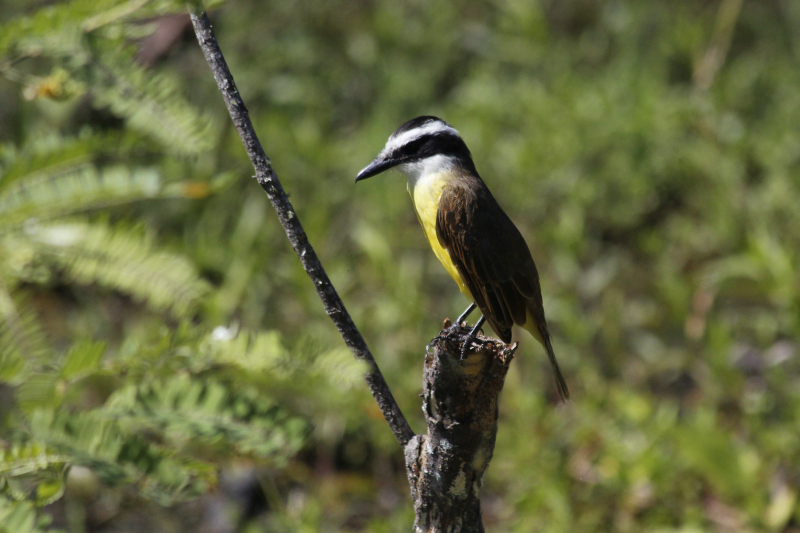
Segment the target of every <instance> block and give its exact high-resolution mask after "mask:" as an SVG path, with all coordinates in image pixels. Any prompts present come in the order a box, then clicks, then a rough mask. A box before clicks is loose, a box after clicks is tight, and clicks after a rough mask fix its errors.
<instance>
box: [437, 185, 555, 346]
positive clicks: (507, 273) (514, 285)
mask: <svg viewBox="0 0 800 533" xmlns="http://www.w3.org/2000/svg"><path fill="white" fill-rule="evenodd" d="M436 235H437V237H438V238H439V243H440V244H441V245H442V246H443V247H444V248H445V249H447V251H448V252H449V253H450V259H451V260H452V261H453V263H455V266H456V268H457V269H458V272H459V274H461V278H462V279H463V280H464V283H465V284H466V285H467V288H469V291H470V292H471V293H472V297H473V298H474V299H475V303H476V304H478V307H479V308H480V310H481V312H482V313H483V316H485V317H486V320H487V321H488V322H489V325H491V326H492V329H494V331H495V332H496V333H497V335H498V336H499V337H500V338H501V339H502V340H503V342H511V326H513V325H514V324H520V325H521V324H524V323H525V322H526V320H527V310H528V308H529V307H531V308H533V309H537V308H538V309H541V308H542V294H541V289H540V287H539V274H538V272H537V271H536V265H535V264H534V263H533V259H532V258H531V253H530V251H529V250H528V245H527V244H526V243H525V239H523V238H522V235H521V234H520V232H519V230H518V229H517V227H516V226H515V225H514V223H513V222H511V220H510V219H509V218H508V216H507V215H506V214H505V212H504V211H503V210H502V209H501V208H500V206H499V205H498V204H497V202H496V201H495V199H494V197H493V196H492V194H491V193H490V192H489V189H488V188H487V187H486V185H485V184H484V183H483V182H482V181H481V180H480V179H478V178H474V177H471V176H470V177H464V178H461V179H458V180H456V181H455V182H453V183H452V184H451V185H448V186H447V187H445V189H444V191H443V192H442V196H441V198H440V200H439V210H438V213H437V216H436ZM531 304H533V305H531ZM537 318H538V317H537ZM543 318H544V317H542V319H543Z"/></svg>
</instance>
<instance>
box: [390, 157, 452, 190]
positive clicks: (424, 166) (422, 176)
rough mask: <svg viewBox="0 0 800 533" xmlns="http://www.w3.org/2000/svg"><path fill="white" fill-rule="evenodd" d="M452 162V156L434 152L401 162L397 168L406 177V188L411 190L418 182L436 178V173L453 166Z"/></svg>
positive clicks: (438, 173)
mask: <svg viewBox="0 0 800 533" xmlns="http://www.w3.org/2000/svg"><path fill="white" fill-rule="evenodd" d="M454 164H455V159H454V158H453V157H450V156H447V155H442V154H436V155H433V156H431V157H426V158H425V159H420V160H418V161H413V162H411V163H403V164H401V165H400V166H399V168H400V171H401V172H402V173H403V174H405V175H406V178H408V190H409V191H413V190H414V188H415V187H416V186H417V184H418V183H420V182H426V181H429V180H431V179H434V180H435V179H437V177H438V175H440V174H442V173H443V172H446V171H448V170H450V169H451V168H453V166H454Z"/></svg>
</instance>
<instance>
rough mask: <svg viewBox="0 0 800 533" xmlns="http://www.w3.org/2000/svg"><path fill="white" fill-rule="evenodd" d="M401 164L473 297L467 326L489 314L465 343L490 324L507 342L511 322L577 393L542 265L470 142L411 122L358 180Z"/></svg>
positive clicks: (431, 233) (437, 248) (427, 223)
mask: <svg viewBox="0 0 800 533" xmlns="http://www.w3.org/2000/svg"><path fill="white" fill-rule="evenodd" d="M393 167H398V168H399V169H400V170H401V171H402V172H403V173H404V174H405V175H406V177H407V178H408V192H409V193H410V194H411V199H412V201H413V203H414V210H415V211H416V213H417V218H418V219H419V223H420V224H421V225H422V229H423V230H425V236H426V237H427V238H428V242H430V245H431V248H433V252H434V253H435V254H436V257H437V258H438V259H439V261H440V262H441V263H442V265H443V266H444V268H445V270H447V273H448V274H450V277H452V278H453V280H455V282H456V283H457V284H458V288H459V289H461V292H462V293H464V295H465V296H466V297H467V298H468V299H470V300H472V301H473V302H474V303H473V304H471V305H470V306H469V307H468V308H467V310H466V311H465V312H464V313H463V314H462V315H461V316H460V317H459V318H458V320H457V321H456V325H457V326H458V325H460V324H461V323H462V322H463V321H464V320H465V319H466V317H467V316H468V315H469V314H470V313H471V312H472V311H473V310H474V309H475V306H476V305H477V306H478V308H479V309H480V310H481V313H483V316H482V317H481V318H480V320H478V322H477V323H476V324H475V327H474V328H473V329H472V331H471V332H470V335H469V338H468V339H467V340H466V341H465V342H464V345H463V346H464V347H463V350H462V359H463V358H464V357H465V355H466V352H467V347H468V346H469V344H470V342H471V340H472V338H474V336H475V335H476V334H477V332H478V331H479V329H480V328H481V326H482V325H483V323H484V321H488V322H489V324H490V325H491V326H492V329H494V331H495V332H496V333H497V335H498V336H499V337H500V339H502V341H503V342H505V343H509V342H511V327H512V326H513V325H514V324H518V325H520V326H522V327H523V328H525V329H526V330H528V331H529V332H530V334H531V335H533V337H534V338H535V339H536V340H538V341H539V342H540V343H541V344H542V346H544V348H545V350H546V351H547V356H548V358H549V359H550V364H551V365H552V366H553V372H554V374H555V379H556V385H557V386H558V392H559V394H560V395H561V398H562V399H567V398H569V390H568V389H567V383H566V381H565V380H564V376H563V375H562V374H561V370H560V369H559V368H558V362H556V355H555V353H554V352H553V345H552V343H551V342H550V334H549V333H548V332H547V322H546V321H545V318H544V307H543V305H542V291H541V288H540V286H539V274H538V272H537V271H536V265H535V264H534V262H533V258H532V257H531V252H530V250H528V245H527V244H526V243H525V239H523V237H522V235H521V234H520V232H519V230H518V229H517V227H516V226H515V225H514V223H513V222H511V219H509V218H508V215H506V213H505V211H503V209H502V208H501V207H500V206H499V205H498V203H497V201H496V200H495V199H494V196H492V193H491V192H489V188H488V187H487V186H486V184H485V183H484V182H483V180H482V179H481V177H480V176H479V175H478V171H477V170H476V169H475V164H474V163H473V162H472V154H471V153H470V151H469V149H468V148H467V145H466V144H465V143H464V140H463V139H461V136H460V135H459V134H458V132H457V131H456V130H455V129H453V127H452V126H450V124H448V123H447V122H445V121H443V120H441V119H439V118H436V117H432V116H423V117H417V118H415V119H412V120H409V121H408V122H406V123H405V124H403V125H402V126H400V127H399V128H397V131H395V132H394V133H393V134H392V135H391V136H390V137H389V140H388V141H387V142H386V147H385V148H384V149H383V151H381V153H380V154H378V157H376V158H375V160H374V161H373V162H372V163H370V164H369V165H367V167H366V168H364V170H362V171H361V172H359V173H358V176H357V177H356V182H359V181H361V180H364V179H367V178H370V177H372V176H375V175H377V174H380V173H381V172H383V171H385V170H388V169H390V168H393Z"/></svg>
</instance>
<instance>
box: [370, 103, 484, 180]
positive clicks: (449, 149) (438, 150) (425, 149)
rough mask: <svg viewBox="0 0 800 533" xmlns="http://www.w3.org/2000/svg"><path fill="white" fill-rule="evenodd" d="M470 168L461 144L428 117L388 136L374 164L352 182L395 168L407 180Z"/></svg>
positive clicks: (447, 128)
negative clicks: (458, 168)
mask: <svg viewBox="0 0 800 533" xmlns="http://www.w3.org/2000/svg"><path fill="white" fill-rule="evenodd" d="M456 164H460V165H462V166H468V167H472V166H473V165H472V155H471V154H470V152H469V149H468V148H467V145H466V144H465V143H464V140H463V139H462V138H461V136H460V135H459V134H458V132H457V131H456V130H455V129H453V127H452V126H451V125H450V124H448V123H447V122H445V121H444V120H442V119H440V118H436V117H432V116H423V117H417V118H414V119H411V120H409V121H408V122H406V123H405V124H403V125H402V126H400V127H399V128H397V131H395V132H394V133H392V135H391V136H390V137H389V140H388V141H386V146H385V147H384V149H383V150H382V151H381V153H379V154H378V157H376V158H375V160H374V161H373V162H372V163H370V164H369V165H367V166H366V167H365V168H364V169H363V170H362V171H361V172H359V173H358V176H356V182H359V181H361V180H365V179H367V178H371V177H372V176H376V175H378V174H380V173H381V172H383V171H385V170H389V169H390V168H394V167H399V168H400V170H401V171H402V172H403V173H404V174H406V176H408V178H409V180H411V179H416V178H418V177H419V176H420V175H422V174H425V173H427V172H432V171H438V170H442V169H444V168H448V167H451V166H453V165H456Z"/></svg>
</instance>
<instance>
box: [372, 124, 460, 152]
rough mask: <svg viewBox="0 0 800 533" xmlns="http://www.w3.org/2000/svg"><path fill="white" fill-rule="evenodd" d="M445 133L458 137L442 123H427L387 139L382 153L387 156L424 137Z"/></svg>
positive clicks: (455, 132) (453, 130)
mask: <svg viewBox="0 0 800 533" xmlns="http://www.w3.org/2000/svg"><path fill="white" fill-rule="evenodd" d="M445 132H447V133H452V134H453V135H456V136H458V132H457V131H456V130H455V129H453V128H452V127H450V126H448V125H447V124H445V123H444V122H439V121H438V120H437V121H433V122H428V123H427V124H423V125H422V126H419V127H417V128H414V129H413V130H408V131H404V132H403V133H401V134H400V135H398V136H397V137H395V138H392V137H389V140H388V141H387V142H386V148H384V149H383V153H384V154H389V153H391V152H393V151H395V150H397V149H398V148H400V147H401V146H403V145H405V144H408V143H410V142H412V141H415V140H417V139H419V138H420V137H422V136H424V135H431V134H434V133H445Z"/></svg>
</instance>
